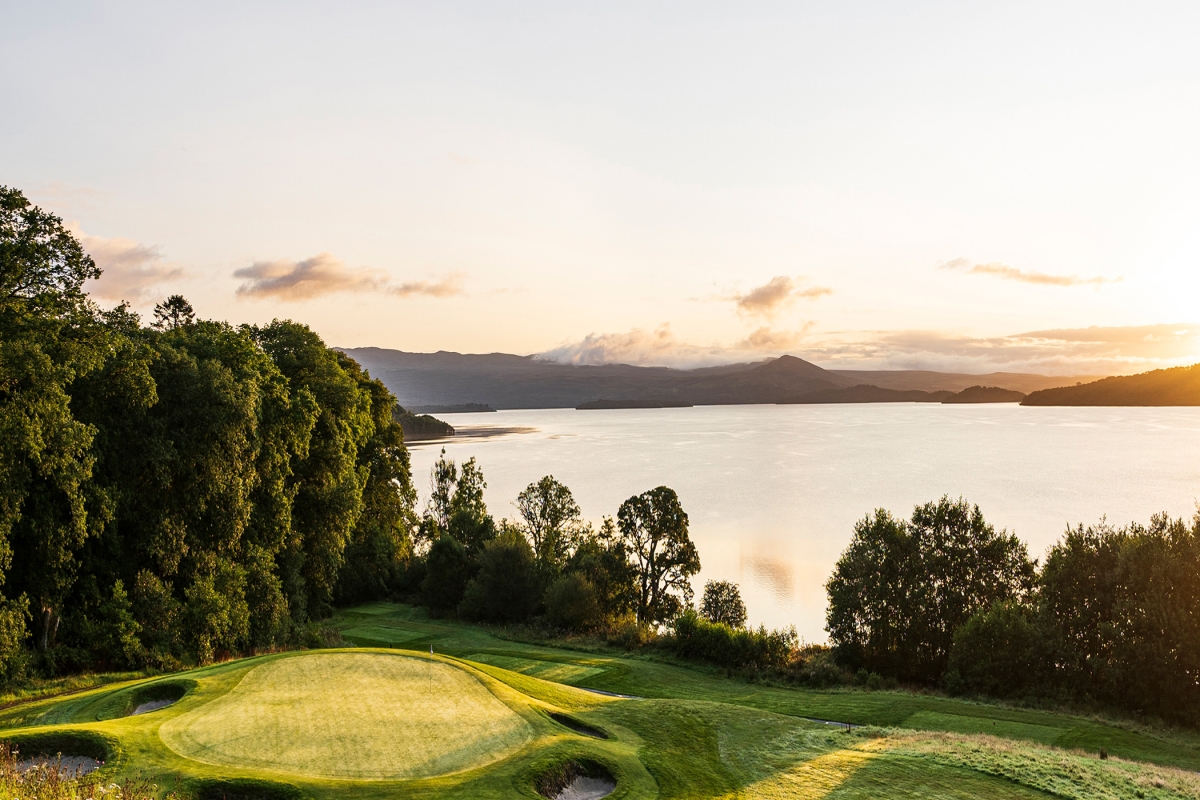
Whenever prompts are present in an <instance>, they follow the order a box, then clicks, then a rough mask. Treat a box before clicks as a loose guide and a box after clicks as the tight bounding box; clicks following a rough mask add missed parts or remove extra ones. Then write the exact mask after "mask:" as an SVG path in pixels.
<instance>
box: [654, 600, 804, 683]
mask: <svg viewBox="0 0 1200 800" xmlns="http://www.w3.org/2000/svg"><path fill="white" fill-rule="evenodd" d="M796 641H797V639H796V630H795V628H792V629H789V630H786V631H783V630H774V631H768V630H767V629H766V628H765V627H762V626H759V628H758V630H756V631H755V630H747V629H745V628H731V627H729V626H728V625H726V624H725V623H723V622H709V621H708V620H706V619H703V618H702V617H701V616H700V615H699V614H697V613H696V612H695V611H692V610H688V611H685V612H683V613H682V614H680V615H679V616H678V617H677V618H676V619H675V651H676V652H677V653H678V654H679V655H681V656H683V657H684V658H695V659H700V660H703V661H709V662H711V663H713V664H718V665H720V666H723V667H730V668H734V669H783V668H784V667H786V666H787V664H788V662H789V661H790V660H791V656H792V651H793V650H795V649H796Z"/></svg>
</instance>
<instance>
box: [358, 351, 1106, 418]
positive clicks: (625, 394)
mask: <svg viewBox="0 0 1200 800" xmlns="http://www.w3.org/2000/svg"><path fill="white" fill-rule="evenodd" d="M343 352H345V353H346V354H347V355H349V356H350V357H351V358H353V359H355V360H356V361H358V362H359V363H360V364H362V365H363V366H364V367H365V368H366V369H368V370H369V371H370V373H371V375H372V376H374V377H376V378H379V379H380V380H382V381H383V383H384V384H385V385H386V386H387V387H388V388H389V389H390V390H391V391H392V392H393V393H394V394H395V395H396V397H397V399H398V400H399V402H400V404H401V405H402V406H405V407H413V406H416V407H424V406H459V405H466V404H483V405H486V406H491V407H492V408H498V409H503V408H577V407H579V406H582V405H585V404H586V405H590V406H591V407H603V408H615V407H629V406H638V407H654V406H679V405H726V404H728V405H738V404H746V403H807V402H818V403H831V402H832V403H837V402H889V401H891V402H905V401H908V402H911V401H920V400H925V401H930V402H939V401H941V400H942V399H944V398H945V397H946V396H947V395H948V394H950V393H957V392H961V391H962V390H964V389H967V388H968V387H972V386H980V385H986V386H989V387H998V388H1001V389H1007V390H1010V391H1012V392H1020V393H1023V394H1028V393H1030V392H1034V391H1037V390H1040V389H1048V388H1052V387H1056V386H1063V385H1069V384H1074V383H1076V382H1080V381H1091V380H1094V379H1095V376H1075V377H1052V376H1046V375H1034V374H1027V373H1013V372H993V373H989V374H985V375H970V374H961V373H947V372H930V371H925V370H873V371H867V370H828V369H823V368H822V367H819V366H817V365H816V364H812V363H810V362H808V361H805V360H804V359H802V358H797V357H795V356H790V355H788V356H780V357H778V358H774V359H770V360H767V361H760V362H757V363H744V364H729V365H725V366H720V367H705V368H700V369H688V370H683V369H672V368H668V367H638V366H632V365H629V364H605V365H600V366H577V365H573V364H561V363H557V362H553V361H545V360H542V359H539V358H537V357H535V356H517V355H509V354H504V353H489V354H477V355H476V354H463V353H450V352H445V351H440V352H437V353H407V352H404V351H400V350H388V349H384V348H378V347H358V348H343ZM934 395H936V396H934Z"/></svg>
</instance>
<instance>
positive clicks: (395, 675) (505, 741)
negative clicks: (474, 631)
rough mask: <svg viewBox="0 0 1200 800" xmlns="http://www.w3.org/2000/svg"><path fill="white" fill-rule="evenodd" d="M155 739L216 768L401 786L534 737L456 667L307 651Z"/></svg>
mask: <svg viewBox="0 0 1200 800" xmlns="http://www.w3.org/2000/svg"><path fill="white" fill-rule="evenodd" d="M159 736H160V737H161V738H162V740H163V741H164V742H165V743H166V745H167V746H168V747H170V748H171V749H172V750H173V751H175V752H176V753H177V754H179V755H181V756H184V757H185V758H189V759H193V760H195V761H200V762H203V763H206V764H212V765H217V766H227V767H238V768H243V769H244V768H251V769H257V770H263V771H268V772H273V773H278V774H282V775H296V776H305V777H310V778H326V779H329V778H333V779H352V780H405V779H412V778H428V777H434V776H437V775H445V774H447V773H452V772H459V771H462V770H467V769H473V768H476V767H480V766H484V765H486V764H490V763H492V762H495V761H498V760H500V759H502V758H505V757H507V756H509V755H511V754H512V753H514V752H516V751H517V750H519V749H521V748H522V747H523V746H525V745H526V744H527V743H528V742H530V741H531V740H532V739H533V736H534V731H533V729H532V728H531V726H530V725H529V723H528V722H527V721H526V720H525V719H524V718H523V717H521V716H520V715H519V714H517V713H516V712H514V711H513V710H512V709H511V708H509V707H508V706H507V705H505V704H504V703H503V702H502V701H501V700H499V699H498V698H497V697H496V696H495V695H494V694H493V693H492V692H491V691H489V690H488V687H487V686H485V685H484V684H483V683H482V682H481V681H480V680H479V679H478V678H476V677H475V676H474V675H473V674H471V673H470V672H468V671H467V670H465V669H462V668H458V667H455V666H451V665H448V664H445V663H442V662H440V661H433V660H430V659H428V658H421V657H416V656H402V655H398V654H396V655H392V654H380V653H313V654H307V655H304V656H302V657H292V658H281V659H276V660H272V661H268V662H266V663H264V664H262V665H260V666H257V667H254V668H253V669H251V670H249V671H248V672H247V673H246V675H245V677H243V678H242V680H241V681H240V682H239V683H238V685H237V686H236V687H234V688H233V689H232V690H231V691H230V692H228V693H227V694H225V695H223V696H221V697H219V698H217V699H215V700H213V701H212V702H209V703H206V704H204V705H202V706H200V707H198V708H196V709H194V710H192V711H189V712H188V713H186V714H182V715H180V716H178V717H175V718H173V719H171V720H169V721H167V722H166V723H164V724H163V725H162V727H161V728H160V729H159Z"/></svg>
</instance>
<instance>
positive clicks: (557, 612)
mask: <svg viewBox="0 0 1200 800" xmlns="http://www.w3.org/2000/svg"><path fill="white" fill-rule="evenodd" d="M546 619H547V620H548V621H549V622H550V624H551V625H554V626H556V627H559V628H566V629H567V630H570V631H586V630H589V629H591V628H594V627H596V626H597V625H599V624H600V623H601V622H602V621H603V620H604V614H603V611H602V610H601V608H600V600H599V597H598V595H597V593H596V587H595V586H593V585H592V582H591V581H589V580H588V579H587V578H586V577H585V576H583V575H580V574H579V573H578V572H568V573H566V574H564V575H560V576H559V577H558V578H557V579H556V580H555V581H554V583H552V584H550V588H548V589H547V590H546Z"/></svg>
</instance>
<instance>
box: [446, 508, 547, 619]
mask: <svg viewBox="0 0 1200 800" xmlns="http://www.w3.org/2000/svg"><path fill="white" fill-rule="evenodd" d="M537 577H538V576H537V571H536V569H535V565H534V561H533V550H532V549H530V547H529V542H527V541H525V537H524V536H522V535H521V532H520V531H519V530H516V529H515V528H509V529H507V530H505V531H504V532H503V533H501V534H500V535H499V536H498V537H496V538H495V539H492V540H491V541H489V542H488V543H487V544H486V545H484V547H483V552H482V553H481V554H480V556H479V571H478V572H477V573H476V574H475V577H474V578H472V579H471V581H470V582H469V583H468V584H467V587H466V590H465V592H464V594H463V599H462V603H460V604H459V613H460V614H462V615H463V616H464V617H466V618H467V619H477V620H486V621H488V622H524V621H525V620H526V619H528V618H529V616H530V615H531V614H532V613H533V610H534V607H535V606H536V605H537V601H538V579H537Z"/></svg>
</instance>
